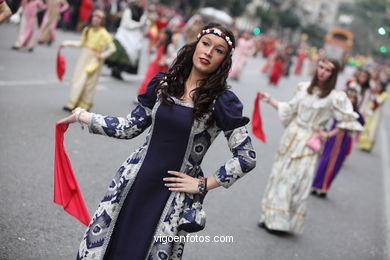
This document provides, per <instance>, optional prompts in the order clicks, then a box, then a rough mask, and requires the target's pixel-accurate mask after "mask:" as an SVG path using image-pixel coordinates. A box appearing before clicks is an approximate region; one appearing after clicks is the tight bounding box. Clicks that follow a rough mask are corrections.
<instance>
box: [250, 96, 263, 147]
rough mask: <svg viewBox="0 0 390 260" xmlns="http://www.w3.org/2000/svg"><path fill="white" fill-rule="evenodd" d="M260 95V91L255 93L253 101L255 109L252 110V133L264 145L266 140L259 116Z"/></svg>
mask: <svg viewBox="0 0 390 260" xmlns="http://www.w3.org/2000/svg"><path fill="white" fill-rule="evenodd" d="M260 95H261V93H260V91H259V92H257V95H256V99H255V109H254V110H253V115H252V132H253V134H254V135H255V136H256V137H257V138H259V139H260V140H261V141H263V143H265V142H266V138H265V134H264V131H263V123H262V120H261V114H260Z"/></svg>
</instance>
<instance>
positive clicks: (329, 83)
mask: <svg viewBox="0 0 390 260" xmlns="http://www.w3.org/2000/svg"><path fill="white" fill-rule="evenodd" d="M325 60H328V61H329V62H331V63H332V64H333V65H334V66H335V67H334V68H333V69H332V74H331V75H330V76H329V78H328V79H327V80H326V81H325V82H324V83H323V84H322V85H320V84H319V80H318V75H317V70H318V68H317V70H316V72H315V73H314V76H313V79H312V80H311V83H310V86H309V88H308V89H307V93H309V94H310V95H311V94H313V89H314V88H315V87H320V91H321V93H320V94H319V95H318V97H320V98H324V97H327V96H328V95H329V94H330V92H332V90H333V89H335V88H336V84H337V76H338V74H339V70H340V64H339V62H338V61H337V60H334V59H328V58H326V59H325ZM321 61H322V60H320V61H319V62H321Z"/></svg>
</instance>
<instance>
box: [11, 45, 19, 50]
mask: <svg viewBox="0 0 390 260" xmlns="http://www.w3.org/2000/svg"><path fill="white" fill-rule="evenodd" d="M11 49H13V50H19V49H20V47H18V46H15V45H14V46H12V47H11Z"/></svg>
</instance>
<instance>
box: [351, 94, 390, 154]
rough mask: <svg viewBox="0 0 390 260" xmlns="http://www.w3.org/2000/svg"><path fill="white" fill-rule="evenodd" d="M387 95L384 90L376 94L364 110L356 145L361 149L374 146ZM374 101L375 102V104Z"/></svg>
mask: <svg viewBox="0 0 390 260" xmlns="http://www.w3.org/2000/svg"><path fill="white" fill-rule="evenodd" d="M387 97H388V93H387V92H386V91H384V92H382V93H381V94H378V95H377V96H376V97H375V100H372V101H370V102H369V103H368V104H367V106H366V108H365V110H364V115H365V120H366V123H365V124H364V131H363V133H361V134H360V136H359V141H358V143H357V147H359V149H362V150H366V151H371V150H372V148H374V144H375V137H376V133H377V131H378V128H379V123H380V119H381V117H382V109H383V104H384V102H385V101H386V99H387ZM375 103H376V104H375Z"/></svg>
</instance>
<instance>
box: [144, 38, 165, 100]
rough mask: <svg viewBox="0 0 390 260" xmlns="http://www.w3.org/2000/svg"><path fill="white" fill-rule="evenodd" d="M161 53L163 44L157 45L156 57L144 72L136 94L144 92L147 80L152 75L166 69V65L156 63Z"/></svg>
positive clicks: (162, 53)
mask: <svg viewBox="0 0 390 260" xmlns="http://www.w3.org/2000/svg"><path fill="white" fill-rule="evenodd" d="M163 55H164V45H162V44H161V45H160V46H158V49H157V57H156V59H155V60H154V61H153V62H152V63H150V65H149V68H148V71H147V72H146V74H145V78H144V80H143V81H142V83H141V86H140V87H139V89H138V95H141V94H144V93H145V92H146V87H147V86H148V84H149V82H150V81H151V80H152V79H153V77H154V76H156V74H157V73H159V72H167V71H168V66H167V65H165V66H160V65H158V63H159V62H160V60H161V58H162V56H163Z"/></svg>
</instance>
